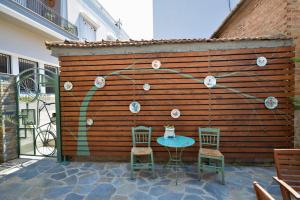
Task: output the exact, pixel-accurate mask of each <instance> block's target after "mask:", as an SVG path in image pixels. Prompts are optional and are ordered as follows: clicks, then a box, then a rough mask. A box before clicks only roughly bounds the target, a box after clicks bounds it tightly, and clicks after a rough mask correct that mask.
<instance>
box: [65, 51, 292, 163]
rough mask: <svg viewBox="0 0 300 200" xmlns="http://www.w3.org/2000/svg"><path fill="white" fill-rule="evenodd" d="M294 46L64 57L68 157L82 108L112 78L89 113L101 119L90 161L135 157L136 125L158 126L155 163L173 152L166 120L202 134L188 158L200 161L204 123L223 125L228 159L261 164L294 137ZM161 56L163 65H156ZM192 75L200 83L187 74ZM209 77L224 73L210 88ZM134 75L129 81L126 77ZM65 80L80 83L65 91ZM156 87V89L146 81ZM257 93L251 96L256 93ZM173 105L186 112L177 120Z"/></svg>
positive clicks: (92, 134)
mask: <svg viewBox="0 0 300 200" xmlns="http://www.w3.org/2000/svg"><path fill="white" fill-rule="evenodd" d="M259 56H265V57H266V58H267V59H268V64H267V66H266V67H258V66H257V65H256V58H257V57H259ZM291 57H293V48H292V47H276V48H257V49H236V50H220V51H207V52H185V53H152V54H130V55H96V56H72V57H61V58H60V61H61V78H60V85H61V88H60V91H61V92H60V96H61V122H62V123H61V125H62V144H63V155H68V156H72V157H76V155H77V133H78V126H79V122H78V120H79V109H80V105H81V102H82V100H83V98H84V96H85V95H86V94H87V91H88V90H89V89H90V88H91V87H92V86H93V84H94V80H95V78H96V76H107V75H109V74H111V73H118V70H122V69H124V68H126V67H128V66H131V69H133V70H124V71H122V72H120V74H122V75H123V76H120V75H110V76H109V77H108V78H107V79H106V86H105V87H104V88H101V89H98V90H97V91H96V92H95V94H94V95H93V97H92V98H91V100H90V102H89V105H88V109H87V117H88V118H92V119H93V120H94V124H93V125H92V126H91V127H90V128H88V131H87V135H88V148H89V153H90V156H89V158H90V159H94V158H104V159H112V158H123V159H124V160H125V159H128V158H129V152H130V148H131V145H132V144H131V127H132V126H136V125H145V126H151V127H153V138H152V144H151V145H152V147H153V148H154V151H155V157H156V160H159V159H162V158H164V157H166V156H167V154H166V151H165V149H164V148H162V147H161V146H159V145H158V144H157V143H156V138H157V137H158V136H162V135H163V132H164V127H163V126H164V125H167V124H169V125H175V128H176V133H177V134H180V135H186V136H190V137H193V138H194V139H196V141H197V143H196V144H195V145H194V146H193V147H190V148H188V149H186V150H185V153H184V155H183V157H184V159H192V160H196V159H197V153H198V148H199V144H198V132H197V128H198V127H208V126H212V127H218V128H220V129H221V151H222V152H223V153H224V154H225V158H226V160H227V161H236V162H239V161H241V162H260V161H266V160H268V159H271V158H272V157H273V149H274V148H287V147H291V146H292V142H293V117H294V116H293V106H292V103H291V101H290V100H289V98H290V97H292V96H293V89H294V81H293V73H294V65H293V63H292V62H291V61H290V58H291ZM154 59H158V60H160V61H161V63H162V68H167V69H174V70H177V71H180V73H181V75H180V74H177V73H173V72H170V71H163V70H153V69H152V67H151V62H152V61H153V60H154ZM182 74H189V75H192V76H193V77H195V79H196V80H194V79H192V78H189V77H186V76H183V75H182ZM207 75H213V76H216V77H218V79H217V82H218V84H219V85H221V86H224V87H220V86H217V87H216V88H212V89H208V88H206V87H205V86H204V84H202V83H201V81H199V80H203V79H204V78H205V77H206V76H207ZM125 76H126V77H130V78H131V79H134V81H132V80H128V79H127V78H126V77H125ZM197 80H198V82H197ZM65 81H71V82H72V83H73V86H74V87H73V89H72V90H71V91H65V90H64V89H63V85H64V82H65ZM144 83H149V84H150V85H151V90H150V91H144V90H143V84H144ZM253 96H254V97H256V98H251V97H253ZM268 96H274V97H276V98H277V99H278V100H279V106H278V108H276V109H274V110H268V109H266V108H265V106H264V103H263V100H264V99H265V98H267V97H268ZM133 100H137V101H139V102H140V104H141V111H140V112H139V113H138V114H136V115H135V114H132V113H131V112H130V111H129V104H130V103H131V102H132V101H133ZM173 108H178V109H180V111H181V117H180V118H178V119H173V118H172V117H171V116H170V112H171V110H172V109H173Z"/></svg>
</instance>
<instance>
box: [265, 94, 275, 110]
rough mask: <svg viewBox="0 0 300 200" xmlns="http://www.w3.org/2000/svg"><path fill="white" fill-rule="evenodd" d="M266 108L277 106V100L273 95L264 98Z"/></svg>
mask: <svg viewBox="0 0 300 200" xmlns="http://www.w3.org/2000/svg"><path fill="white" fill-rule="evenodd" d="M265 106H266V108H268V109H270V110H272V109H275V108H276V107H277V106H278V100H277V99H276V98H275V97H272V96H271V97H268V98H266V99H265Z"/></svg>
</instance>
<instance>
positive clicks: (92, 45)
mask: <svg viewBox="0 0 300 200" xmlns="http://www.w3.org/2000/svg"><path fill="white" fill-rule="evenodd" d="M286 39H292V38H291V37H286V36H273V37H252V38H248V37H245V38H222V39H214V38H213V39H171V40H128V41H120V40H116V41H104V40H102V41H95V42H88V41H84V42H82V41H70V40H65V41H59V42H48V41H46V42H45V44H46V46H47V48H48V49H51V48H52V47H56V48H74V47H75V48H106V47H126V46H149V45H163V44H186V43H199V42H200V43H209V42H229V41H247V40H286Z"/></svg>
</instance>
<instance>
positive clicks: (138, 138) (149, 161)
mask: <svg viewBox="0 0 300 200" xmlns="http://www.w3.org/2000/svg"><path fill="white" fill-rule="evenodd" d="M132 144H133V147H132V148H131V159H130V164H131V179H133V171H134V170H135V169H152V175H153V177H154V159H153V151H152V148H151V147H150V144H151V127H145V126H137V127H132ZM138 157H146V162H137V161H138Z"/></svg>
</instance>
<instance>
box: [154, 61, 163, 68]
mask: <svg viewBox="0 0 300 200" xmlns="http://www.w3.org/2000/svg"><path fill="white" fill-rule="evenodd" d="M160 66H161V62H160V61H159V60H153V61H152V68H153V69H159V68H160Z"/></svg>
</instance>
